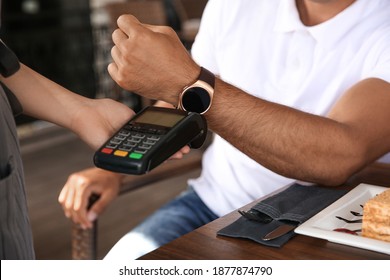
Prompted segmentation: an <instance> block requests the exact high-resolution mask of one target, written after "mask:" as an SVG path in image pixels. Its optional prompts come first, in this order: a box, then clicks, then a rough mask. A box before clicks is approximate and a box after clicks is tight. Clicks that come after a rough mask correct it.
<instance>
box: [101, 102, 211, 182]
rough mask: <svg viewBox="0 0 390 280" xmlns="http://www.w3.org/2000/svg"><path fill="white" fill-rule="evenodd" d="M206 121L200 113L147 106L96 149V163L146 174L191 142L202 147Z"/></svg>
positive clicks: (121, 170) (192, 144)
mask: <svg viewBox="0 0 390 280" xmlns="http://www.w3.org/2000/svg"><path fill="white" fill-rule="evenodd" d="M206 136H207V124H206V120H205V119H204V117H203V116H202V115H200V114H198V113H194V112H185V111H182V110H177V109H168V108H161V107H146V108H145V109H143V110H142V111H141V112H140V113H138V114H136V115H135V116H134V117H133V118H131V119H130V120H129V121H128V122H127V123H126V124H125V125H124V126H123V127H122V128H121V129H119V131H118V132H117V133H115V134H114V135H113V136H112V137H111V138H110V139H109V140H108V141H107V142H106V143H105V144H104V145H103V146H102V147H101V148H100V149H98V150H97V151H96V152H95V155H94V163H95V165H96V166H97V167H100V168H103V169H106V170H110V171H113V172H119V173H126V174H134V175H137V174H144V173H147V172H148V171H150V170H152V169H153V168H155V167H156V166H158V165H159V164H161V163H162V162H164V161H165V160H167V159H168V158H169V157H170V156H172V155H173V154H174V153H175V152H177V151H178V150H180V149H181V148H183V147H184V146H185V145H189V146H190V147H191V148H195V149H197V148H200V147H201V146H202V145H203V143H204V141H205V139H206Z"/></svg>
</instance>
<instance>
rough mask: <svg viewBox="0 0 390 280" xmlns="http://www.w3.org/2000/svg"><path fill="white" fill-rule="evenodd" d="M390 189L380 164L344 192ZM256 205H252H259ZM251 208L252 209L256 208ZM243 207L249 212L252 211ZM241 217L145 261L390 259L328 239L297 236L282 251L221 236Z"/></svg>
mask: <svg viewBox="0 0 390 280" xmlns="http://www.w3.org/2000/svg"><path fill="white" fill-rule="evenodd" d="M363 182H364V183H368V184H374V185H380V186H386V187H390V165H386V164H379V165H373V166H370V167H369V168H366V169H365V170H363V171H362V172H360V173H359V174H357V175H355V176H354V177H353V178H351V180H349V181H348V183H346V184H345V185H344V186H343V188H346V189H352V188H354V187H355V186H356V185H358V184H359V183H363ZM256 202H257V201H256ZM256 202H253V203H252V204H254V203H256ZM252 204H250V205H252ZM250 205H248V206H247V207H243V208H244V209H247V208H249V207H250ZM239 216H240V214H238V213H237V211H234V212H232V213H230V214H228V215H226V216H224V217H221V218H219V219H217V220H215V221H213V222H211V223H209V224H207V225H205V226H203V227H200V228H199V229H197V230H195V231H193V232H191V233H189V234H186V235H184V236H182V237H180V238H178V239H176V240H174V241H172V242H170V243H169V244H167V245H165V246H162V247H160V248H158V249H156V250H155V251H152V252H150V253H149V254H146V255H145V256H143V257H141V258H140V259H143V260H164V259H168V260H186V259H187V260H248V259H251V260H254V259H285V260H289V259H298V260H309V259H315V260H320V259H327V260H332V259H347V260H352V259H390V255H386V254H382V253H377V252H373V251H369V250H365V249H360V248H355V247H350V246H346V245H342V244H337V243H333V242H329V241H327V240H324V239H318V238H314V237H309V236H304V235H296V236H294V237H293V238H292V239H291V240H289V241H288V242H287V243H286V244H285V245H284V246H283V247H282V248H273V247H268V246H264V245H261V244H258V243H255V242H253V241H250V240H245V239H239V238H230V237H222V236H217V234H216V233H217V231H219V230H220V229H222V228H223V227H225V226H227V225H229V224H230V223H232V222H233V221H235V220H236V219H238V218H239Z"/></svg>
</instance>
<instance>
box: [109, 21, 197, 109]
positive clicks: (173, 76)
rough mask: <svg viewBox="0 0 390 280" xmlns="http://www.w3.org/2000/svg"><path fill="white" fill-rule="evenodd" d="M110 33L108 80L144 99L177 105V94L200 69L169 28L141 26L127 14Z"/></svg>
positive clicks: (192, 79)
mask: <svg viewBox="0 0 390 280" xmlns="http://www.w3.org/2000/svg"><path fill="white" fill-rule="evenodd" d="M118 27H119V28H118V29H116V30H115V31H114V32H113V34H112V39H113V41H114V44H115V46H114V47H113V48H112V50H111V55H112V58H113V63H111V64H110V65H109V66H108V72H109V73H110V75H111V77H112V78H113V79H114V80H115V81H116V82H117V83H118V84H119V85H120V86H121V87H123V88H125V89H127V90H130V91H134V92H137V93H139V94H141V95H142V96H144V97H147V98H149V99H155V100H163V101H166V102H168V103H170V104H172V105H177V101H178V94H179V93H180V92H181V91H182V90H183V88H184V87H185V86H187V85H189V84H191V83H192V82H194V81H195V80H196V78H197V77H198V75H199V72H200V67H199V66H198V65H197V64H196V63H195V62H194V61H193V60H192V58H191V56H190V55H189V53H188V52H187V50H186V49H185V47H184V46H183V44H182V43H181V41H180V39H179V38H178V36H177V35H176V33H175V31H174V30H173V29H172V28H170V27H165V26H152V25H145V24H141V23H140V22H139V21H138V20H137V19H136V18H135V17H133V16H131V15H122V16H120V17H119V18H118Z"/></svg>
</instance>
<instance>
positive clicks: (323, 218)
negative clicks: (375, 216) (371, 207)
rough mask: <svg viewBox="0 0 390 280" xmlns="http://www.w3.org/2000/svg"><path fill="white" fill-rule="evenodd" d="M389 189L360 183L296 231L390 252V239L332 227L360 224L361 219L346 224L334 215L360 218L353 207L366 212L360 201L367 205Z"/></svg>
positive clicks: (352, 226) (353, 227) (351, 227)
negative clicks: (342, 230)
mask: <svg viewBox="0 0 390 280" xmlns="http://www.w3.org/2000/svg"><path fill="white" fill-rule="evenodd" d="M386 189H388V188H384V187H379V186H374V185H368V184H360V185H359V186H357V187H356V188H354V189H353V190H351V191H350V192H349V193H347V194H346V195H344V196H343V197H341V198H340V199H339V200H337V201H335V202H334V203H333V204H331V205H329V206H328V207H327V208H325V209H324V210H322V211H321V212H319V213H318V214H317V215H315V216H313V217H312V218H310V219H309V220H307V221H306V222H304V223H303V224H302V225H300V226H299V227H297V228H296V229H295V232H296V233H298V234H303V235H308V236H313V237H317V238H321V239H327V240H329V241H331V242H336V243H340V244H345V245H349V246H354V247H359V248H363V249H368V250H372V251H377V252H381V253H385V254H389V255H390V242H385V241H380V240H376V239H372V238H367V237H363V236H360V235H352V234H348V233H343V232H336V231H333V229H335V228H347V229H351V230H353V229H359V228H361V225H362V224H360V223H357V224H347V223H346V222H344V221H341V220H339V219H337V218H336V217H335V216H340V217H343V218H345V219H348V220H356V219H360V218H361V217H355V216H354V215H352V214H351V213H350V211H355V212H359V213H363V208H362V207H361V206H360V205H364V203H365V202H366V201H367V200H369V199H370V198H372V197H374V196H375V195H377V194H379V193H381V192H383V191H384V190H386Z"/></svg>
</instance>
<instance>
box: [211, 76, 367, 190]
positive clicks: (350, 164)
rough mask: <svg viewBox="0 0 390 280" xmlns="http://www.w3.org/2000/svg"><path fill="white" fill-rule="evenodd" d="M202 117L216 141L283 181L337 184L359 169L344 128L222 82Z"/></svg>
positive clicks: (358, 160) (351, 144)
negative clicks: (219, 137)
mask: <svg viewBox="0 0 390 280" xmlns="http://www.w3.org/2000/svg"><path fill="white" fill-rule="evenodd" d="M206 117H207V120H208V123H209V127H210V128H211V129H212V130H213V131H215V132H216V133H217V134H219V135H220V136H221V137H223V138H224V139H226V140H227V141H228V142H230V143H231V144H232V145H234V146H235V147H237V148H238V149H239V150H241V151H242V152H244V153H245V154H247V155H248V156H249V157H251V158H252V159H254V160H255V161H257V162H259V163H260V164H262V165H263V166H265V167H267V168H269V169H271V170H273V171H274V172H277V173H279V174H282V175H284V176H287V177H292V178H296V179H300V180H305V181H312V182H317V183H325V184H338V183H341V182H342V181H343V180H344V179H345V176H346V175H345V173H347V174H349V173H351V172H353V171H352V170H356V169H358V168H359V166H360V165H361V164H362V163H361V159H360V158H359V157H360V154H359V153H358V152H357V151H359V146H358V145H359V144H357V143H356V141H354V140H355V139H354V134H353V132H351V131H350V130H349V129H348V127H347V126H346V125H344V124H341V123H338V122H337V121H335V120H331V119H328V118H323V117H319V116H315V115H311V114H307V113H304V112H301V111H298V110H295V109H292V108H289V107H285V106H282V105H279V104H275V103H271V102H267V101H264V100H261V99H258V98H255V97H253V96H250V95H248V94H246V93H244V92H243V91H241V90H239V89H237V88H235V87H233V86H231V85H228V84H227V83H224V82H223V81H221V80H218V81H217V83H216V89H215V94H214V100H213V105H212V109H211V110H210V111H209V112H208V113H207V114H206ZM355 144H356V146H354V145H355ZM335 163H337V166H335ZM339 172H341V173H342V174H338V173H339Z"/></svg>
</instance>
